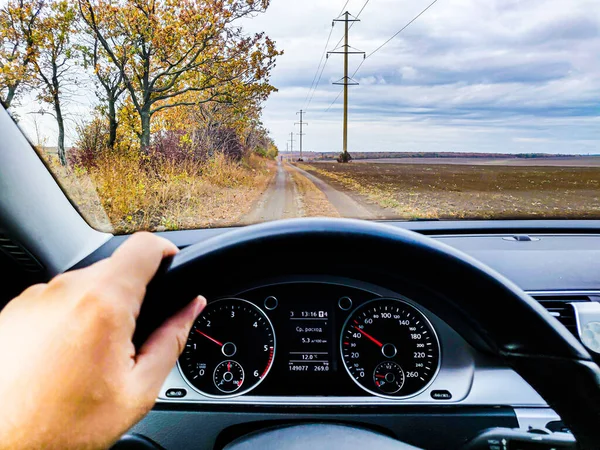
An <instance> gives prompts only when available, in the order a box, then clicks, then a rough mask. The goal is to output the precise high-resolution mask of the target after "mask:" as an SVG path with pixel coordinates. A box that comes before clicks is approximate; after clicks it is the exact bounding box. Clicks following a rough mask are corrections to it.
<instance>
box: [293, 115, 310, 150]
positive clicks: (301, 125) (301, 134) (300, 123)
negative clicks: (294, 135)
mask: <svg viewBox="0 0 600 450" xmlns="http://www.w3.org/2000/svg"><path fill="white" fill-rule="evenodd" d="M298 114H300V122H296V123H295V124H294V125H300V134H299V135H298V136H300V159H302V136H304V133H303V132H302V127H303V126H304V125H308V124H307V123H306V122H303V121H302V115H303V114H306V112H305V111H302V110H300V111H299V112H297V113H296V115H298Z"/></svg>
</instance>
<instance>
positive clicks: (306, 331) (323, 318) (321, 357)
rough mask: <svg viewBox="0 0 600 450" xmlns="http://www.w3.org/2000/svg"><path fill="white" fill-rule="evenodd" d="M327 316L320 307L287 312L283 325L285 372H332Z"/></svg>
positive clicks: (329, 325)
mask: <svg viewBox="0 0 600 450" xmlns="http://www.w3.org/2000/svg"><path fill="white" fill-rule="evenodd" d="M304 306H305V305H304ZM331 314H332V312H331V311H330V310H328V309H324V308H322V307H318V308H302V309H290V311H289V315H288V320H289V323H288V324H287V325H288V330H289V331H288V339H289V340H288V346H287V347H288V352H287V362H288V371H289V372H292V373H306V372H310V373H322V372H330V371H331V370H333V364H332V326H331Z"/></svg>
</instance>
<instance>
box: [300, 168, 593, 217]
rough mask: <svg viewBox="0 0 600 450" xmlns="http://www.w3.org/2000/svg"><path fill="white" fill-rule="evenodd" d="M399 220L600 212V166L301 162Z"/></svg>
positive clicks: (585, 215)
mask: <svg viewBox="0 0 600 450" xmlns="http://www.w3.org/2000/svg"><path fill="white" fill-rule="evenodd" d="M299 167H302V168H303V169H304V170H307V171H309V172H312V173H313V174H315V175H318V176H319V177H321V178H323V179H324V180H325V181H329V182H331V183H333V184H336V185H338V186H340V187H342V188H343V189H346V190H348V191H351V192H354V193H358V194H360V195H361V196H364V197H365V198H366V199H368V201H371V202H374V203H376V204H378V205H380V206H381V207H383V208H386V209H387V210H388V211H389V218H398V219H415V218H425V219H438V218H439V219H490V218H495V219H508V218H542V217H543V218H598V217H600V169H599V168H580V167H577V168H573V167H534V166H530V167H527V166H526V167H520V166H519V167H516V166H473V165H444V164H434V165H427V164H423V165H414V164H395V163H394V164H392V163H390V164H378V163H360V164H337V163H315V162H311V163H309V164H302V165H299Z"/></svg>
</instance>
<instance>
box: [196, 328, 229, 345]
mask: <svg viewBox="0 0 600 450" xmlns="http://www.w3.org/2000/svg"><path fill="white" fill-rule="evenodd" d="M194 331H195V332H196V333H199V334H201V335H202V336H204V337H205V338H207V339H210V340H211V341H213V342H214V343H215V344H217V345H220V346H221V347H223V344H221V343H220V342H219V341H217V340H216V339H213V338H211V337H210V336H209V335H208V334H206V333H203V332H202V331H200V330H196V329H194Z"/></svg>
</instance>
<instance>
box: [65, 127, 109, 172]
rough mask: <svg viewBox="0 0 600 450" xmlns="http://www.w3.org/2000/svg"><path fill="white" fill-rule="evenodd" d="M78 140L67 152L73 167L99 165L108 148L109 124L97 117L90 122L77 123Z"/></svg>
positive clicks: (86, 167) (88, 167)
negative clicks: (99, 160)
mask: <svg viewBox="0 0 600 450" xmlns="http://www.w3.org/2000/svg"><path fill="white" fill-rule="evenodd" d="M77 135H78V137H77V141H76V142H75V146H74V147H73V148H71V149H70V150H69V151H68V152H67V159H68V161H69V164H70V165H71V166H72V167H82V168H85V169H90V168H92V167H97V166H98V159H99V158H100V157H101V156H102V155H103V154H104V153H106V151H107V150H108V147H107V142H108V126H107V124H106V122H105V121H104V120H103V119H102V118H100V117H95V118H94V119H93V120H92V121H91V122H89V123H83V124H79V125H77Z"/></svg>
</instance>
